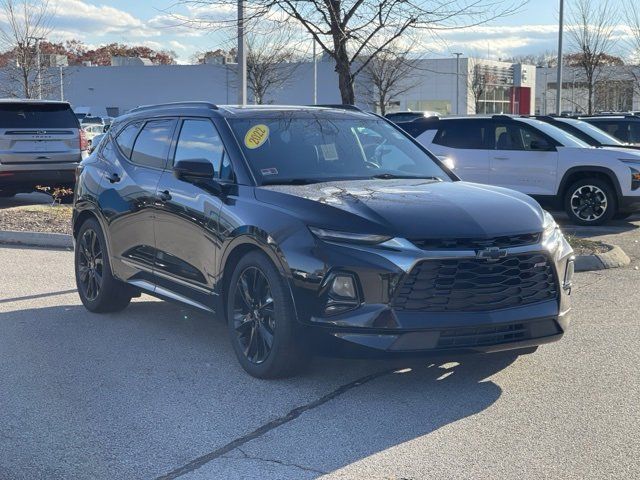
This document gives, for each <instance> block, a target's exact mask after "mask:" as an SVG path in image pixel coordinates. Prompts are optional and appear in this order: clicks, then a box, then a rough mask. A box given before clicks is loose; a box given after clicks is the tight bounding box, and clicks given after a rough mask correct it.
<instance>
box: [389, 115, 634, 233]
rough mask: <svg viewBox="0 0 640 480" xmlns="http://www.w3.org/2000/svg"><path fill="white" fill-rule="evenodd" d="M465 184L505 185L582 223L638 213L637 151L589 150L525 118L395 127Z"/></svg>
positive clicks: (429, 121) (442, 120)
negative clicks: (448, 164)
mask: <svg viewBox="0 0 640 480" xmlns="http://www.w3.org/2000/svg"><path fill="white" fill-rule="evenodd" d="M400 126H401V127H402V128H404V129H405V130H406V131H407V132H408V133H410V134H411V135H413V136H414V137H415V138H416V139H417V140H418V141H419V142H420V143H421V144H422V145H424V146H425V147H427V148H428V149H429V150H430V151H431V152H433V153H434V154H435V155H437V156H438V157H440V158H441V159H443V160H444V159H446V160H447V161H448V162H453V164H454V165H455V172H456V173H457V174H458V175H459V176H460V177H461V178H462V179H463V180H466V181H470V182H477V183H486V184H489V185H497V186H501V187H506V188H511V189H513V190H518V191H520V192H523V193H526V194H528V195H531V196H532V197H534V198H536V199H537V200H538V201H539V202H540V203H542V204H546V205H548V206H549V207H550V208H554V207H555V208H560V207H563V208H564V209H565V210H566V212H567V214H568V215H569V218H570V219H571V220H572V221H573V222H575V223H578V224H582V225H600V224H603V223H605V222H607V221H609V220H611V219H612V218H614V217H616V218H626V217H627V216H629V215H631V214H632V213H634V212H637V211H640V152H639V151H634V150H630V149H625V148H615V147H606V148H594V147H590V146H589V145H587V144H586V143H584V142H583V141H581V140H578V139H577V138H576V137H574V136H572V135H570V134H568V133H567V132H564V131H563V130H560V129H559V128H557V127H554V126H553V125H550V124H548V123H545V122H542V121H540V120H536V119H533V118H526V117H511V116H508V115H495V116H493V117H465V118H440V119H438V118H433V119H425V120H423V121H415V122H411V123H406V124H400Z"/></svg>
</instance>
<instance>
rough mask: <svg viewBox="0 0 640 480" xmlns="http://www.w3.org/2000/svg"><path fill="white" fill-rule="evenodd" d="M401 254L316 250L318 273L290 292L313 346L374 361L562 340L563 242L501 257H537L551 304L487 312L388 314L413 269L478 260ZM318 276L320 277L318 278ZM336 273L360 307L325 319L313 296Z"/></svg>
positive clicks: (296, 282) (470, 255)
mask: <svg viewBox="0 0 640 480" xmlns="http://www.w3.org/2000/svg"><path fill="white" fill-rule="evenodd" d="M405 247H406V244H405V245H402V248H398V249H395V250H394V249H380V248H376V247H364V246H354V245H348V246H347V245H342V244H340V245H339V244H327V245H326V246H325V247H323V248H322V250H321V252H320V251H318V250H316V254H318V253H320V255H318V256H319V257H320V258H321V259H323V260H324V264H325V266H324V267H323V268H320V266H317V268H316V269H315V270H314V271H315V274H314V273H311V272H310V273H308V274H306V273H305V274H304V275H303V274H301V272H300V271H299V270H298V271H297V272H296V274H297V278H296V275H294V279H293V285H292V292H293V294H294V300H295V304H296V309H297V314H298V318H299V320H300V321H301V323H303V324H304V325H305V326H306V327H307V329H308V330H307V331H308V333H310V334H311V335H312V338H313V339H314V341H315V343H317V344H319V345H323V346H325V345H328V346H329V347H330V348H331V350H332V352H333V353H337V352H338V351H343V350H345V349H347V350H348V349H349V347H355V348H354V349H353V350H355V351H357V350H364V351H370V352H379V353H429V352H441V351H452V350H455V351H471V352H494V351H501V350H510V349H523V348H527V347H532V346H536V345H541V344H544V343H549V342H553V341H556V340H559V339H560V338H561V337H562V336H563V334H564V333H565V332H566V330H567V328H568V326H569V319H570V310H571V309H570V301H569V300H570V293H571V285H566V284H565V282H564V280H565V271H566V267H567V263H568V261H569V260H570V259H571V257H572V254H573V251H572V249H571V247H570V246H569V244H568V243H567V242H566V240H565V239H564V238H563V237H560V240H559V242H558V244H557V245H556V246H555V247H554V248H553V249H552V250H549V249H548V248H549V246H548V245H541V244H537V245H529V246H523V247H514V248H510V249H507V254H508V255H521V254H529V253H544V254H545V255H546V256H547V258H548V260H549V262H550V264H551V266H552V270H553V273H554V275H555V281H556V285H557V291H558V294H557V298H555V299H551V300H545V301H541V302H537V303H529V304H526V305H521V306H515V307H510V308H502V309H497V310H490V311H444V312H439V311H407V310H403V309H397V308H394V306H393V291H394V289H395V288H397V286H398V285H400V284H401V283H402V279H403V278H404V277H405V276H406V275H407V274H408V273H409V272H411V271H412V269H413V268H414V267H415V266H416V265H417V264H418V263H419V262H421V261H425V260H439V259H443V258H449V257H450V256H451V255H453V256H454V257H455V258H457V259H475V258H476V255H477V253H476V252H475V251H456V252H443V251H425V250H420V249H417V248H405ZM307 258H308V257H307ZM316 258H318V257H316ZM327 265H331V266H330V267H329V266H327ZM323 269H324V272H325V273H324V274H323V275H318V272H320V271H321V270H323ZM336 270H337V271H340V272H350V273H353V274H354V275H355V276H356V277H357V278H358V281H359V286H358V287H359V288H358V289H359V291H360V292H361V294H362V302H361V303H360V304H359V305H358V306H357V307H356V308H353V309H352V310H350V311H347V312H344V313H340V314H337V315H326V314H324V313H323V306H324V301H323V299H322V298H319V295H318V292H319V291H320V292H321V291H322V285H323V278H327V277H329V278H330V276H331V272H334V271H336Z"/></svg>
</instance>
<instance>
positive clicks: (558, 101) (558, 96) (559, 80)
mask: <svg viewBox="0 0 640 480" xmlns="http://www.w3.org/2000/svg"><path fill="white" fill-rule="evenodd" d="M563 31H564V0H560V21H559V25H558V78H557V82H556V87H557V89H556V90H557V93H556V115H560V113H562V34H563Z"/></svg>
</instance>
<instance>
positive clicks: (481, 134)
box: [433, 120, 487, 150]
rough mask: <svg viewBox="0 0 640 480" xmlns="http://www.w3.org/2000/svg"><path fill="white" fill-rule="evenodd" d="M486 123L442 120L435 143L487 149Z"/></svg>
mask: <svg viewBox="0 0 640 480" xmlns="http://www.w3.org/2000/svg"><path fill="white" fill-rule="evenodd" d="M486 123H487V122H483V121H477V120H460V121H453V122H441V127H440V129H439V130H438V133H437V134H436V136H435V138H434V139H433V143H436V144H438V145H444V146H445V147H451V148H466V149H478V150H482V149H486V148H487V147H486V132H487V125H486Z"/></svg>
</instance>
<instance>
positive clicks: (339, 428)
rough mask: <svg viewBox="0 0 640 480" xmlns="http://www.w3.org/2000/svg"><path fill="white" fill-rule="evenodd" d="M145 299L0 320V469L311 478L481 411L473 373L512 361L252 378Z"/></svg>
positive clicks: (483, 401)
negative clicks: (272, 467)
mask: <svg viewBox="0 0 640 480" xmlns="http://www.w3.org/2000/svg"><path fill="white" fill-rule="evenodd" d="M147 298H148V297H143V298H142V299H140V300H137V301H134V302H133V303H132V304H131V306H130V307H128V308H127V309H126V310H125V311H123V312H121V313H118V314H107V315H95V314H91V313H89V312H87V311H86V310H85V309H84V307H82V306H79V305H62V306H54V307H46V308H32V309H23V310H19V309H16V310H14V311H5V312H2V313H0V325H1V326H2V328H3V335H2V337H0V352H2V358H3V361H2V363H0V384H2V385H3V390H4V392H5V394H4V395H0V396H2V397H3V399H2V404H3V409H2V411H0V437H2V436H4V438H7V439H12V438H13V440H6V441H3V447H4V448H3V450H2V453H0V465H3V466H6V465H13V466H14V467H15V470H10V471H9V473H12V472H20V475H16V477H15V478H41V477H42V475H43V473H42V472H55V473H56V475H59V476H60V477H61V478H109V479H116V478H152V477H162V476H163V475H166V474H167V473H170V472H172V471H177V470H179V469H181V468H182V469H186V471H195V470H196V469H198V468H201V467H202V468H205V467H204V466H206V468H214V469H215V468H216V466H217V465H218V462H220V461H224V462H232V463H233V462H240V461H241V459H242V458H251V457H252V456H255V457H256V458H265V457H266V458H276V459H278V460H283V461H286V462H290V463H291V464H294V465H296V464H297V465H305V466H306V467H308V468H309V470H308V471H306V472H305V474H304V475H303V476H301V477H299V478H306V476H307V474H310V475H319V474H320V472H330V471H334V470H336V469H339V468H341V467H343V466H346V465H349V464H351V463H353V462H355V461H357V460H359V459H362V458H365V457H369V456H371V455H374V454H376V453H379V452H384V451H385V450H387V449H389V448H391V447H394V446H396V445H399V444H402V443H404V442H407V441H411V440H413V439H415V438H417V437H423V436H425V435H428V434H430V433H432V432H434V431H436V430H438V429H439V428H441V427H443V426H445V425H448V424H450V423H453V422H456V421H459V420H461V419H464V418H466V417H469V416H472V415H475V414H477V413H479V412H481V411H483V410H485V409H486V408H488V407H489V406H490V405H492V404H493V403H494V402H496V401H497V400H498V399H499V398H500V395H501V389H500V387H499V386H498V385H496V384H495V383H493V382H492V381H491V380H487V378H488V377H491V376H492V375H494V374H496V373H497V372H499V371H501V370H502V369H504V368H506V367H507V366H509V365H510V364H511V363H513V362H514V361H515V359H516V358H517V356H516V355H514V354H495V355H485V356H465V357H458V356H452V357H438V358H437V359H413V360H353V359H351V360H345V359H329V358H319V359H317V360H316V361H315V362H314V363H313V365H312V367H311V368H310V369H309V370H308V371H307V372H306V373H305V374H303V375H301V376H299V377H295V378H290V379H283V380H277V381H261V380H256V379H254V378H251V377H250V376H248V375H247V374H246V373H244V371H243V370H242V369H241V368H240V367H239V365H238V364H237V361H236V359H235V356H234V353H233V349H232V347H231V345H230V342H229V339H228V337H227V331H226V328H225V326H224V325H223V323H222V322H220V321H217V320H216V319H212V318H211V316H209V315H206V314H202V313H199V312H194V311H192V310H188V309H185V308H181V307H179V306H175V305H172V304H168V303H165V302H159V301H147ZM6 305H7V304H5V306H6ZM17 306H19V304H17ZM9 308H11V307H9ZM9 392H10V393H9ZM258 407H259V408H258ZM292 412H293V413H292ZM303 413H304V415H302V414H303ZM61 432H64V434H62V433H61ZM34 439H38V440H37V441H36V440H34ZM25 452H27V453H25ZM86 458H91V459H92V460H91V461H90V462H87V461H85V459H86ZM33 459H35V460H33ZM198 460H200V461H198ZM191 467H193V468H191ZM239 471H240V470H239ZM314 472H316V473H314ZM255 473H257V472H254V474H255ZM299 473H301V472H299ZM250 477H252V476H251V475H250ZM167 478H169V477H167ZM214 478H215V477H214ZM226 478H229V477H226ZM231 478H233V476H232V477H231ZM262 478H267V477H262ZM274 478H277V475H276V476H275V477H274Z"/></svg>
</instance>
